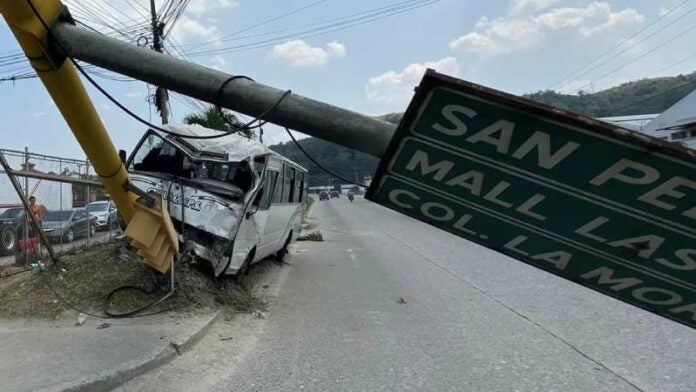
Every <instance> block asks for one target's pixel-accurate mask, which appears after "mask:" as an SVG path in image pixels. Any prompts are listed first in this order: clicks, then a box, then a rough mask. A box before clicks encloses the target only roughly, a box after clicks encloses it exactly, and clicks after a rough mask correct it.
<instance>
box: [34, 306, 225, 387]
mask: <svg viewBox="0 0 696 392" xmlns="http://www.w3.org/2000/svg"><path fill="white" fill-rule="evenodd" d="M221 315H222V311H217V312H215V314H213V315H212V316H211V317H210V318H209V319H208V320H206V322H205V324H204V325H203V327H202V328H200V329H199V330H198V331H196V332H194V333H193V334H191V335H190V336H187V337H185V338H183V339H182V340H181V341H176V342H171V341H170V342H169V345H167V346H166V347H164V348H163V349H162V350H161V351H159V352H150V353H149V354H148V355H145V356H141V357H140V358H137V359H134V360H132V361H130V362H127V363H125V364H123V365H122V366H119V367H118V368H116V369H110V370H109V371H107V372H105V373H101V374H93V375H91V376H89V377H86V378H83V379H80V380H76V381H73V382H70V383H64V384H62V385H55V386H53V387H51V388H47V389H43V390H42V391H45V392H49V391H50V392H68V391H69V392H92V391H108V390H111V389H114V388H116V387H118V386H120V385H121V384H123V383H125V382H126V381H128V380H131V379H133V378H135V377H137V376H140V375H143V374H145V373H147V372H150V371H152V370H155V369H157V368H158V367H160V366H162V365H164V364H166V363H168V362H169V361H171V360H172V359H174V358H176V356H178V355H181V354H183V353H185V352H186V351H188V350H190V349H191V348H193V346H195V345H196V343H198V342H199V341H200V340H201V339H202V338H203V337H204V336H205V335H206V334H207V333H208V331H209V330H210V328H211V327H212V326H213V324H214V323H215V322H216V321H217V320H218V319H219V318H220V317H221Z"/></svg>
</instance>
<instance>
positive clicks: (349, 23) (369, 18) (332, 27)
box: [189, 0, 442, 56]
mask: <svg viewBox="0 0 696 392" xmlns="http://www.w3.org/2000/svg"><path fill="white" fill-rule="evenodd" d="M420 1H421V3H419V4H415V5H406V6H400V7H399V8H396V9H394V10H389V11H388V12H379V13H375V14H374V15H366V16H363V17H360V18H354V19H352V20H350V19H349V20H346V21H342V22H337V23H332V24H329V25H325V26H320V27H317V28H313V29H309V30H305V31H301V32H298V33H291V34H286V35H282V36H277V37H272V38H268V39H265V40H261V41H257V42H250V43H245V44H241V45H237V46H230V47H226V48H220V49H207V50H201V51H194V52H192V53H190V54H189V55H190V56H203V55H212V54H222V53H232V52H239V51H246V50H252V49H260V48H265V47H270V46H273V45H275V44H277V43H279V42H285V41H287V40H289V39H305V38H311V37H317V36H321V35H325V34H329V33H333V32H336V31H341V30H345V29H348V28H351V27H355V26H360V25H363V24H366V23H371V22H374V21H377V20H380V19H384V18H388V17H391V16H394V15H398V14H401V13H404V12H408V11H412V10H415V9H418V8H422V7H426V6H429V5H432V4H436V3H438V2H440V1H442V0H420Z"/></svg>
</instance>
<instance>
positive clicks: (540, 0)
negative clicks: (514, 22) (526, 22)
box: [510, 0, 558, 13]
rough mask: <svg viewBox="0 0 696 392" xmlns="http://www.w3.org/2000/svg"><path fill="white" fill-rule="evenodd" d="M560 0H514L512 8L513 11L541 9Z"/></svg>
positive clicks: (511, 4)
mask: <svg viewBox="0 0 696 392" xmlns="http://www.w3.org/2000/svg"><path fill="white" fill-rule="evenodd" d="M557 2H558V0H512V2H511V3H510V10H511V11H512V12H513V13H520V12H525V11H539V10H542V9H545V8H548V7H550V6H552V5H553V4H555V3H557Z"/></svg>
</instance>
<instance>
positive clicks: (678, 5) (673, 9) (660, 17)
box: [546, 0, 691, 90]
mask: <svg viewBox="0 0 696 392" xmlns="http://www.w3.org/2000/svg"><path fill="white" fill-rule="evenodd" d="M689 1H691V0H684V1H682V2H681V3H679V4H677V5H676V6H674V7H672V8H671V9H669V10H667V11H666V12H665V13H663V14H662V15H660V16H659V17H657V18H656V19H654V20H653V21H652V22H650V23H649V24H648V25H647V26H644V27H643V28H642V29H640V30H638V31H636V32H635V33H633V34H630V35H628V36H626V37H624V38H623V39H621V40H620V41H619V42H618V43H617V44H616V45H614V46H613V47H611V49H608V50H606V51H604V52H602V53H601V54H600V55H598V56H595V57H594V58H592V59H591V60H589V61H588V62H586V63H585V64H583V65H581V66H580V67H578V68H576V69H575V70H574V71H572V72H571V73H569V74H567V75H566V76H565V77H564V78H563V79H561V80H559V81H558V82H556V83H554V84H552V85H551V86H549V87H547V88H546V89H547V90H550V89H551V88H553V87H555V86H558V85H560V84H562V83H564V82H565V81H566V80H568V79H569V78H571V77H574V75H575V74H576V73H577V72H580V71H582V70H583V69H585V68H586V67H587V66H589V65H591V64H592V63H594V62H595V61H597V60H599V59H601V58H602V57H604V56H606V55H607V54H609V53H611V52H613V51H614V50H615V49H618V48H620V47H621V45H623V44H624V43H626V42H628V41H629V40H630V39H631V38H633V37H635V36H637V35H639V34H640V33H642V32H644V31H646V30H648V29H649V28H650V27H652V26H654V25H655V24H656V23H657V22H659V21H660V20H662V19H664V18H666V17H667V16H669V15H670V14H671V13H672V12H674V11H676V10H677V9H678V8H680V7H681V6H682V5H684V4H686V3H688V2H689ZM688 13H690V11H689V12H687V14H685V15H682V16H681V18H683V17H684V16H686V15H688ZM677 20H679V19H677ZM677 20H675V21H672V23H671V24H668V25H667V26H666V27H669V26H671V25H672V24H674V22H676V21H677ZM662 30H664V28H663V29H661V30H658V31H657V32H655V33H653V34H651V35H649V36H647V37H645V38H643V39H642V40H641V41H640V42H642V41H645V40H646V39H648V38H650V37H652V36H653V35H654V34H656V33H659V32H660V31H662ZM628 49H630V48H628ZM619 54H620V53H619ZM578 76H582V75H578ZM565 85H566V84H562V86H565Z"/></svg>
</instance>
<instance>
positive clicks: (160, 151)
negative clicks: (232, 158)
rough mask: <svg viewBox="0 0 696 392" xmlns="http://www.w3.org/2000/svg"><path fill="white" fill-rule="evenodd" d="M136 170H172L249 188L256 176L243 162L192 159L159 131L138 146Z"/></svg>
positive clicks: (187, 176)
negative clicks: (159, 133) (158, 133)
mask: <svg viewBox="0 0 696 392" xmlns="http://www.w3.org/2000/svg"><path fill="white" fill-rule="evenodd" d="M129 169H130V170H134V171H137V172H151V173H159V174H169V175H174V176H177V177H181V178H185V179H189V180H193V181H196V180H201V182H202V183H210V182H211V181H212V182H220V183H224V184H227V185H234V186H236V187H238V188H239V189H240V190H241V191H242V192H244V193H246V192H248V191H249V190H250V189H251V187H252V185H253V181H254V176H253V174H252V172H251V169H250V167H249V165H248V164H246V163H243V162H217V161H208V160H192V159H191V158H190V157H189V156H188V155H187V154H185V153H184V152H183V151H181V150H180V149H179V148H177V147H176V146H174V145H173V144H171V143H169V142H167V141H166V140H164V139H163V138H162V137H160V136H159V135H156V134H153V133H150V134H148V136H147V137H146V138H145V139H144V140H143V142H142V143H141V144H140V146H139V147H138V150H137V151H136V152H135V155H134V156H133V159H132V162H131V164H130V167H129Z"/></svg>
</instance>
